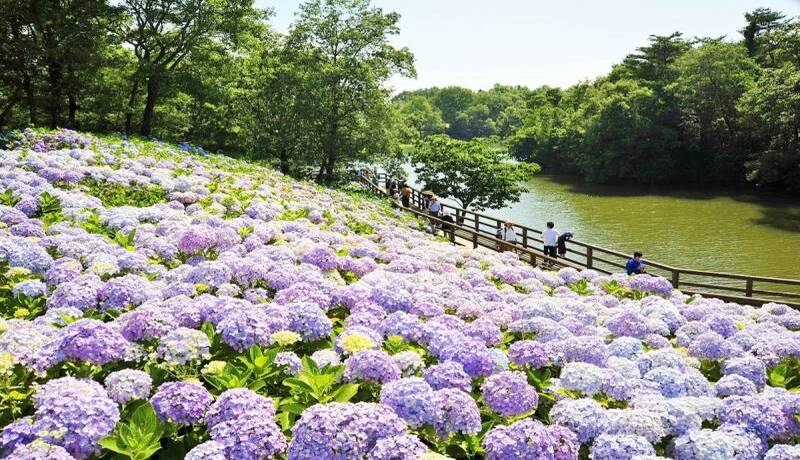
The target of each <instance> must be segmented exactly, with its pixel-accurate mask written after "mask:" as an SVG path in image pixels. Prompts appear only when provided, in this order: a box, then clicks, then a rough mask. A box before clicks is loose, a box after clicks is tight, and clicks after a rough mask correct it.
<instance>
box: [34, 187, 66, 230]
mask: <svg viewBox="0 0 800 460" xmlns="http://www.w3.org/2000/svg"><path fill="white" fill-rule="evenodd" d="M37 217H39V218H40V219H41V220H42V223H43V224H44V225H45V227H47V226H50V225H52V224H54V223H56V222H60V221H62V220H63V219H64V216H63V215H62V214H61V200H60V199H59V198H58V197H57V196H55V195H51V194H50V193H48V192H42V193H40V194H39V211H38V213H37Z"/></svg>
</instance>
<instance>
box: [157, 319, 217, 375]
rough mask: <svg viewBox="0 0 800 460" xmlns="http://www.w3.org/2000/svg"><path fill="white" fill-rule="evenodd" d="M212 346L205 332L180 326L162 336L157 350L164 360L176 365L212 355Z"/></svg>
mask: <svg viewBox="0 0 800 460" xmlns="http://www.w3.org/2000/svg"><path fill="white" fill-rule="evenodd" d="M210 347H211V343H210V342H209V340H208V336H207V335H206V334H205V332H202V331H198V330H196V329H189V328H188V327H179V328H177V329H175V330H174V331H171V332H169V333H167V334H166V335H164V336H163V337H162V338H161V340H160V341H159V344H158V349H157V350H156V351H157V353H158V357H159V358H161V359H162V360H163V361H164V362H166V363H167V364H169V365H173V366H175V365H184V364H186V363H188V362H190V361H195V360H199V359H202V358H207V357H209V356H211V355H210V353H209V351H208V350H209V348H210Z"/></svg>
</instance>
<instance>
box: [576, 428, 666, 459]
mask: <svg viewBox="0 0 800 460" xmlns="http://www.w3.org/2000/svg"><path fill="white" fill-rule="evenodd" d="M642 455H645V456H655V455H656V450H655V449H654V448H653V445H652V444H650V443H649V442H647V439H645V438H643V437H641V436H636V435H632V434H601V435H600V436H598V437H597V439H595V440H594V442H593V443H592V447H591V449H590V457H591V459H592V460H631V459H633V458H635V457H637V456H642Z"/></svg>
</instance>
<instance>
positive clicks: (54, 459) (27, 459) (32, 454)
mask: <svg viewBox="0 0 800 460" xmlns="http://www.w3.org/2000/svg"><path fill="white" fill-rule="evenodd" d="M6 458H7V459H9V460H75V458H80V457H73V456H72V455H70V453H69V452H68V451H67V450H66V449H64V448H63V447H61V446H57V445H53V444H48V443H46V442H42V441H34V442H33V443H31V444H28V445H25V446H20V447H18V448H17V449H15V450H14V451H13V452H12V453H11V455H9V456H7V457H6Z"/></svg>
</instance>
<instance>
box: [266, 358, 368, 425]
mask: <svg viewBox="0 0 800 460" xmlns="http://www.w3.org/2000/svg"><path fill="white" fill-rule="evenodd" d="M343 374H344V366H342V365H339V366H325V367H322V368H320V367H319V366H317V364H316V363H315V362H314V360H312V359H311V358H310V357H308V356H304V357H303V359H302V369H301V371H300V373H299V374H298V375H297V377H295V378H286V379H284V380H283V385H284V386H286V387H287V388H288V389H289V396H288V397H287V398H284V399H283V400H282V401H281V402H280V404H279V405H278V409H279V413H278V422H279V423H280V424H281V426H282V428H283V429H284V430H287V429H288V428H289V427H291V426H292V424H293V423H294V420H296V419H297V418H298V417H299V416H300V414H302V412H303V411H304V410H305V409H306V408H308V407H311V406H313V405H315V404H325V403H329V402H348V401H350V400H351V399H352V398H353V397H354V396H355V395H356V393H358V389H359V385H358V384H354V383H339V382H340V380H341V377H342V375H343Z"/></svg>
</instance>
